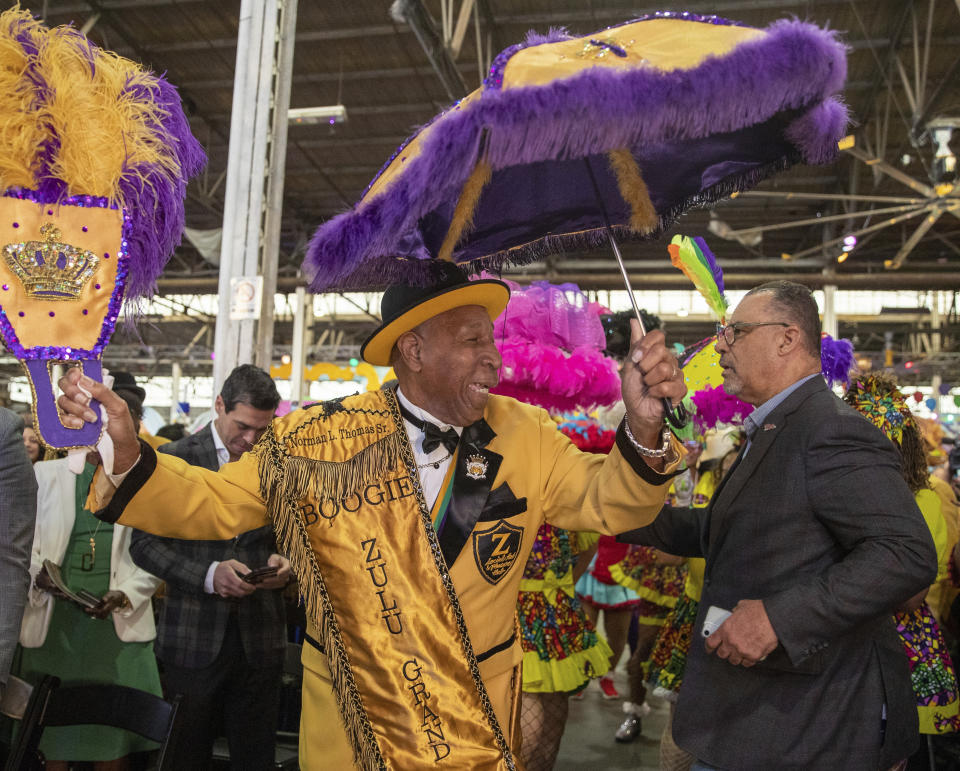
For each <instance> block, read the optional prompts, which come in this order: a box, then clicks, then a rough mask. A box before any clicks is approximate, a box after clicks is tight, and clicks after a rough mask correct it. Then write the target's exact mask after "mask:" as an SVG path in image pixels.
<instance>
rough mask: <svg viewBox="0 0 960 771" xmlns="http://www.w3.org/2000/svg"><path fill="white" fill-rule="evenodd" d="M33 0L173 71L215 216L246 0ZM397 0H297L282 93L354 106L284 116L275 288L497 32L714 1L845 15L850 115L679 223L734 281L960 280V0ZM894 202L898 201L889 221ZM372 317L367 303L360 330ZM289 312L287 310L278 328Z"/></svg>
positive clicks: (458, 85) (204, 221) (287, 282)
mask: <svg viewBox="0 0 960 771" xmlns="http://www.w3.org/2000/svg"><path fill="white" fill-rule="evenodd" d="M24 5H30V7H31V10H33V11H34V12H35V13H38V14H40V13H43V14H45V18H46V21H47V22H48V23H49V24H65V23H73V24H74V25H75V26H77V27H79V28H84V29H85V30H87V31H88V34H89V35H90V37H91V38H92V39H93V40H94V41H95V42H96V43H98V44H100V45H103V46H104V47H106V48H109V49H112V50H114V51H117V52H118V53H120V54H122V55H125V56H128V57H130V58H133V59H136V60H138V61H141V62H143V63H144V64H146V65H147V66H149V67H151V68H153V69H154V70H156V71H158V72H165V73H166V74H167V77H168V79H169V80H170V81H171V82H172V83H174V84H175V85H177V86H178V87H179V89H180V93H181V95H182V98H183V101H184V104H185V107H186V111H187V113H188V115H189V116H190V121H191V125H192V127H193V131H194V133H195V135H196V136H197V137H198V138H199V140H200V141H201V142H202V143H203V144H204V146H205V147H206V149H207V152H208V154H209V158H210V162H209V165H208V167H207V170H206V172H205V173H204V174H203V175H202V176H201V177H200V178H199V179H198V180H196V181H194V182H193V183H191V185H190V188H189V200H188V204H187V219H188V225H189V226H191V227H193V228H198V229H213V228H217V227H219V226H220V224H221V220H222V212H223V201H224V188H225V177H226V165H227V145H228V139H229V136H230V107H231V98H232V92H233V74H234V67H235V61H236V57H237V47H236V37H237V26H238V16H239V13H240V6H241V3H240V0H45V1H43V0H34V1H33V2H32V4H30V3H26V2H25V3H24ZM402 5H403V8H404V11H403V13H400V12H395V13H394V15H391V8H390V3H389V2H387V1H386V0H349V1H347V0H300V2H299V9H298V19H297V35H296V45H295V56H294V72H293V86H292V93H291V107H294V108H296V107H316V106H323V105H335V104H343V105H344V106H345V107H346V112H347V116H348V120H347V121H346V122H345V123H342V124H337V125H334V126H327V125H312V126H291V127H290V134H289V140H288V157H287V164H286V184H285V196H284V215H283V228H282V239H281V258H280V264H281V268H280V281H279V286H280V288H281V289H282V290H290V289H291V288H292V287H293V286H295V285H297V284H298V283H299V279H298V277H297V270H298V266H299V263H300V260H301V258H302V255H303V250H304V247H305V244H306V240H307V239H308V238H309V236H310V235H311V234H312V233H313V231H314V230H315V229H316V227H317V226H318V225H319V224H321V223H322V222H324V221H325V220H327V219H328V218H330V217H332V216H334V215H336V214H337V213H339V212H341V211H344V210H345V209H347V208H349V207H350V206H351V205H352V204H353V203H354V202H355V201H356V200H357V199H358V197H359V196H360V194H361V192H362V191H363V190H364V188H365V187H366V185H367V183H368V182H369V181H370V179H371V178H372V177H373V176H374V175H375V174H376V172H377V171H378V170H379V168H380V167H381V165H382V164H383V162H384V161H385V160H386V159H387V158H388V157H390V155H391V153H392V152H393V151H394V150H395V149H396V147H397V146H398V145H399V144H400V143H401V142H402V141H403V139H404V138H405V137H406V136H407V135H409V134H410V133H411V132H412V131H413V130H414V129H415V128H416V127H417V126H418V125H421V124H423V123H425V122H426V121H428V120H429V119H430V118H431V116H433V115H434V114H435V113H436V112H438V111H440V110H442V109H444V108H445V107H447V106H448V105H449V104H450V103H451V102H452V101H454V100H455V99H457V98H459V97H460V96H462V95H463V94H464V93H466V92H467V91H470V90H472V89H474V88H476V87H477V86H478V85H479V84H480V82H481V80H482V77H483V74H484V71H485V70H486V68H487V66H488V63H489V61H490V60H491V58H492V57H493V56H495V55H496V53H497V52H498V51H499V50H501V49H502V48H504V47H506V46H508V45H510V44H512V43H515V42H518V41H520V40H522V39H523V38H524V36H525V35H526V33H527V31H528V30H530V29H535V30H538V31H541V32H544V31H546V30H547V29H548V28H549V27H554V26H564V27H567V28H568V29H569V30H570V32H572V33H574V34H581V35H582V34H588V33H590V32H593V31H596V30H599V29H602V28H604V27H606V26H609V25H612V24H616V23H619V22H623V21H625V20H628V19H630V18H634V17H637V16H640V15H643V14H646V13H651V12H654V11H658V10H675V11H679V10H687V11H691V12H695V13H701V14H711V13H715V14H717V15H720V16H723V17H726V18H729V19H734V20H739V21H742V22H745V23H747V24H750V25H753V26H766V25H768V24H770V23H771V22H773V21H775V20H777V19H781V18H784V17H798V18H801V19H805V20H809V21H812V22H814V23H816V24H818V25H820V26H824V27H829V28H831V29H835V30H839V31H840V32H841V34H842V36H843V39H844V40H845V42H846V43H847V45H848V46H849V75H848V82H847V87H846V91H845V93H844V98H845V100H846V102H847V104H848V105H849V107H850V109H851V114H852V116H853V120H854V125H853V127H852V131H853V132H854V133H855V135H856V147H855V149H854V150H853V151H851V152H845V153H843V154H842V155H841V157H840V159H839V160H838V161H837V162H836V163H834V164H832V165H830V166H821V167H797V168H794V169H792V170H790V171H789V172H786V173H784V174H781V175H779V176H777V177H775V178H773V179H771V180H768V181H766V182H764V183H762V184H761V185H760V186H759V188H758V189H757V190H756V191H754V192H752V193H749V194H745V195H741V196H739V197H738V198H736V199H734V200H729V201H725V202H722V203H719V204H717V205H715V206H713V207H712V208H710V209H700V210H694V211H692V212H690V213H688V214H687V215H685V216H684V217H683V218H682V219H681V220H680V223H679V225H680V227H681V228H682V230H683V232H684V233H687V234H691V235H698V234H699V235H704V236H707V237H708V238H709V239H710V243H711V246H712V248H713V250H714V251H715V253H716V254H717V256H718V258H719V260H720V263H721V265H722V266H723V267H724V271H725V274H726V276H727V279H728V285H729V286H751V285H755V284H757V283H759V282H760V281H763V280H767V279H770V278H778V277H787V278H795V279H799V280H803V281H805V282H806V283H808V284H810V285H811V286H818V285H820V284H822V283H824V282H825V281H827V282H829V283H836V284H837V285H839V286H841V287H848V288H860V289H890V288H896V289H908V288H915V289H941V290H949V291H953V290H956V289H958V288H960V271H958V267H960V218H958V217H960V198H958V197H956V193H955V191H954V190H953V188H952V187H951V185H950V184H949V183H950V182H951V181H952V175H951V174H950V173H949V172H948V171H945V169H944V166H945V165H949V164H948V161H944V160H941V161H940V163H939V166H938V165H937V164H936V163H935V157H934V156H935V152H936V148H937V143H936V142H935V141H934V138H933V129H934V128H936V127H940V129H941V131H943V130H944V127H947V128H949V127H950V126H952V125H957V127H958V129H960V77H958V75H960V53H958V52H960V47H958V44H960V0H914V1H913V2H904V0H845V1H843V2H841V1H840V0H818V1H817V2H813V1H811V2H791V1H789V0H728V1H724V0H713V1H712V2H703V1H702V0H688V2H686V3H684V4H682V5H680V4H674V3H670V2H664V3H661V4H658V5H649V4H646V3H629V2H622V1H621V0H472V1H471V0H467V2H464V0H403V3H402ZM463 8H466V9H468V10H467V13H466V15H464V16H463V22H464V24H463V27H462V29H463V33H464V34H463V35H462V38H461V39H459V40H455V39H454V38H456V37H457V36H456V30H457V28H458V26H459V25H458V21H460V18H461V11H462V9H463ZM395 17H396V18H395ZM398 19H399V20H398ZM410 21H413V22H414V23H413V25H411V24H410V23H408V22H410ZM457 43H459V48H458V50H457V51H456V53H454V51H453V49H456V48H457V45H456V44H457ZM957 134H958V135H957V136H956V138H955V139H953V141H952V142H949V144H948V143H947V142H946V141H944V142H942V143H941V144H942V148H941V155H942V154H943V153H944V152H946V151H948V150H949V147H951V146H952V147H955V148H956V149H957V151H958V152H960V131H958V132H957ZM946 137H947V138H948V139H949V138H950V133H949V131H947V134H946ZM954 206H957V207H958V208H952V207H954ZM930 212H934V213H938V214H939V216H938V217H931V216H928V214H929V213H930ZM893 217H898V218H900V217H902V218H903V219H902V220H898V221H896V222H894V223H893V224H890V222H889V220H890V219H891V218H893ZM928 220H935V221H931V222H928ZM711 223H712V224H711ZM797 223H800V224H797ZM772 226H776V227H773V229H767V230H763V231H757V230H756V228H771V227H772ZM748 229H754V230H748ZM860 230H866V232H864V233H863V234H862V235H861V236H860V238H859V241H858V243H857V245H856V247H855V248H854V249H853V250H852V251H851V252H850V253H849V254H846V255H845V256H844V261H843V262H842V263H841V262H838V257H840V256H841V255H843V254H844V253H843V252H842V251H841V247H842V238H843V236H844V235H845V234H848V233H850V232H856V231H860ZM745 231H746V232H745ZM711 233H712V235H711ZM668 239H669V234H668V235H667V237H666V240H668ZM664 240H665V239H661V241H658V242H655V243H630V244H626V245H625V247H624V255H625V257H626V259H627V261H628V264H629V266H630V272H631V275H632V276H633V277H634V279H635V281H636V283H637V284H638V285H643V286H646V287H648V288H687V287H688V284H687V283H686V279H684V278H683V276H682V275H681V274H679V272H676V271H673V270H672V269H671V268H670V267H669V265H668V263H667V260H666V253H665V249H664ZM834 242H835V243H834ZM824 243H827V244H829V246H827V247H826V248H825V247H824V246H823V244H824ZM825 272H826V273H825ZM524 273H525V275H526V276H528V277H530V278H534V277H536V278H543V277H547V278H551V279H552V280H573V281H577V282H579V283H580V284H581V285H582V286H583V287H584V288H614V287H616V286H617V282H618V276H617V274H616V273H615V267H614V264H613V262H612V259H611V258H610V256H609V255H608V254H607V253H606V252H604V251H602V250H601V251H597V252H593V253H590V254H584V253H573V252H571V253H568V254H566V255H563V256H562V257H557V258H552V259H551V260H550V261H549V262H547V263H540V264H534V265H532V266H530V267H528V268H526V269H524ZM216 275H217V269H216V267H215V266H213V265H211V264H209V263H207V262H205V261H204V260H203V259H202V258H201V256H200V254H199V253H198V252H197V251H196V250H195V249H194V248H193V247H191V246H189V245H187V244H186V242H185V245H184V246H183V247H181V248H180V249H179V250H178V251H177V253H176V255H175V256H174V258H173V259H172V261H171V262H170V264H169V266H168V267H167V270H166V271H165V273H164V276H163V278H162V280H161V285H160V288H161V293H162V294H174V293H188V294H189V293H200V292H205V291H206V292H215V291H216ZM370 323H371V322H370V320H369V319H368V320H367V321H366V322H365V323H361V324H360V325H359V328H360V332H358V334H361V333H362V332H363V331H364V330H366V329H368V328H369V325H370ZM921 326H922V325H921ZM912 328H914V327H911V329H912ZM192 329H196V326H194V327H190V325H189V324H187V325H186V326H185V328H184V330H183V333H182V335H183V337H184V339H183V340H182V341H181V340H180V335H179V334H178V335H177V336H176V337H172V338H169V339H168V341H171V340H172V341H175V342H177V343H178V344H179V343H180V342H184V343H185V342H187V341H188V340H189V339H190V338H191V336H192V334H193V332H192V331H191V330H192ZM284 330H285V327H284V326H283V325H280V326H278V332H277V334H278V340H282V336H283V335H284V334H285V331H284ZM908 331H909V330H908ZM144 334H145V336H146V338H148V339H149V337H150V335H152V334H153V333H152V332H151V331H150V329H149V328H147V329H146V330H145V332H144ZM876 334H877V333H876V330H873V331H870V332H869V334H868V335H867V336H874V337H875V336H876Z"/></svg>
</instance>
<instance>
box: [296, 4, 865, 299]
mask: <svg viewBox="0 0 960 771" xmlns="http://www.w3.org/2000/svg"><path fill="white" fill-rule="evenodd" d="M845 76H846V58H845V49H844V46H843V45H842V44H841V43H840V42H839V41H838V40H837V37H836V35H835V33H833V32H830V31H824V30H821V29H819V28H817V27H815V26H814V25H811V24H807V23H804V22H799V21H793V20H782V21H778V22H776V23H774V24H773V25H771V26H770V27H769V28H768V30H767V34H766V35H765V36H764V37H763V38H761V39H758V40H755V41H750V42H748V43H744V44H742V45H740V46H738V47H737V48H736V49H734V50H733V51H732V52H731V53H730V54H727V55H725V56H722V57H711V58H708V59H707V60H706V61H704V62H703V63H702V64H701V65H700V66H698V67H696V68H693V69H690V70H681V71H672V72H662V71H657V70H652V69H649V70H635V71H630V72H617V71H613V70H607V69H605V68H591V69H587V70H585V71H584V72H582V73H580V74H579V75H577V76H575V77H573V78H570V79H567V80H563V81H558V82H553V83H550V84H549V85H546V86H536V87H525V88H518V89H508V90H506V91H502V90H496V89H490V88H487V89H485V90H484V93H483V96H482V97H481V98H480V99H479V100H478V101H477V102H474V103H472V104H471V105H470V106H469V108H467V109H459V108H458V109H453V110H450V111H448V112H447V113H446V114H445V115H444V116H443V118H442V119H438V120H436V121H435V125H434V126H433V129H432V130H431V133H430V136H429V137H428V138H427V139H426V140H425V141H424V144H423V147H422V148H421V152H420V154H419V155H418V156H417V157H415V158H413V159H411V160H410V162H409V163H408V164H407V166H406V168H405V169H404V172H403V174H402V176H401V177H400V178H398V179H397V180H396V181H395V182H393V183H392V184H391V185H390V186H389V187H388V188H387V189H386V190H385V191H384V192H383V193H381V194H380V195H378V196H376V197H375V198H372V199H370V200H361V202H360V203H359V204H358V205H357V206H355V207H354V209H353V210H352V211H349V212H346V213H344V214H341V215H338V216H337V217H334V218H333V219H331V220H330V221H328V222H326V223H325V224H324V225H322V226H321V227H320V228H319V229H318V230H317V232H316V233H315V234H314V236H313V238H312V239H311V242H310V244H309V246H308V249H307V255H306V257H305V259H304V263H303V268H304V272H305V274H306V275H307V277H308V279H309V281H310V286H311V288H312V289H313V291H316V292H322V291H328V290H330V289H332V288H339V289H343V288H360V287H366V286H381V287H382V286H383V285H384V284H385V283H389V282H391V281H394V280H396V279H397V278H404V279H406V280H409V279H410V278H411V276H410V274H409V273H408V271H407V268H408V267H409V265H410V262H402V263H400V262H397V261H396V260H395V259H394V258H393V257H392V255H393V254H395V253H396V251H397V247H398V244H399V243H400V241H401V240H403V239H404V238H407V237H408V235H409V234H411V233H413V232H415V230H416V227H417V222H418V220H419V219H420V218H421V217H422V216H423V215H424V214H426V213H427V212H430V211H433V210H435V209H438V208H439V207H440V206H442V205H444V204H447V203H449V202H450V201H453V200H456V198H457V196H458V195H459V192H460V190H461V188H462V187H463V184H464V182H465V181H466V179H467V177H468V176H469V174H470V171H471V169H472V163H465V162H464V159H465V158H474V157H475V156H476V148H477V145H478V142H479V138H480V135H481V132H482V131H483V130H485V129H486V130H489V131H490V135H491V136H494V137H495V141H491V142H490V143H489V144H488V147H487V154H486V158H487V160H488V161H489V163H490V164H491V166H492V168H493V169H494V171H496V170H498V169H502V168H505V167H507V166H513V165H521V164H529V163H535V162H538V161H543V160H548V159H553V158H577V157H585V156H588V155H593V154H597V153H603V152H607V151H609V150H612V149H616V148H620V147H635V146H637V145H638V144H640V143H650V144H653V143H656V142H666V141H671V140H684V139H697V138H703V137H707V136H710V135H713V134H716V133H724V132H729V131H733V130H736V129H739V128H742V127H744V126H748V125H754V124H758V123H761V122H764V121H766V120H769V119H770V118H771V117H772V116H774V115H776V114H778V113H782V112H783V111H786V110H806V112H803V113H801V114H800V115H799V116H798V117H797V118H796V119H795V120H794V121H793V123H792V124H791V125H790V126H789V127H788V129H787V137H788V138H789V140H790V141H791V142H792V143H793V144H794V145H795V147H796V152H795V153H790V154H789V155H788V156H787V157H784V158H782V159H780V160H779V161H776V162H773V163H771V164H768V165H767V166H766V167H764V168H761V169H754V170H752V171H751V172H749V173H748V174H746V175H744V176H743V177H741V178H740V179H736V180H727V181H725V182H723V183H721V184H720V185H718V186H715V187H714V188H712V189H709V190H705V191H701V193H699V194H698V195H696V196H694V197H692V198H691V199H689V200H688V201H685V202H684V203H683V204H682V205H680V206H677V207H676V210H675V211H672V212H660V227H659V228H658V233H659V232H661V231H662V229H663V228H665V227H667V226H668V225H669V224H670V223H671V222H672V220H673V218H675V217H676V216H678V215H679V214H680V213H682V212H683V211H685V210H686V209H687V208H688V207H689V206H692V205H697V204H701V203H708V202H711V201H713V200H717V199H719V198H722V197H724V196H726V195H729V194H730V193H732V192H734V191H736V190H742V189H746V188H748V187H750V186H752V185H754V184H756V183H757V182H759V181H760V180H762V179H764V178H765V177H767V176H769V175H770V174H772V173H774V172H776V171H778V170H780V169H783V168H787V167H789V166H790V165H792V164H793V163H796V162H799V161H803V162H806V163H825V162H829V161H830V160H832V159H833V158H834V157H835V156H836V153H837V148H836V142H837V140H838V139H839V138H840V137H841V136H842V135H843V132H844V130H845V127H846V120H847V111H846V108H845V107H844V106H843V105H842V104H841V103H840V102H838V101H836V100H835V99H834V98H833V97H832V96H831V95H833V94H836V93H837V92H839V91H840V89H841V88H842V86H843V82H844V79H845ZM598 116H602V120H600V119H599V117H598ZM604 240H605V238H604V236H603V233H602V231H597V232H596V233H595V234H591V233H588V234H583V235H575V236H561V237H559V238H556V239H554V240H553V242H551V241H549V240H544V241H541V242H539V243H538V244H536V245H534V246H533V247H532V248H531V249H528V250H526V251H519V250H513V251H511V252H508V253H506V254H501V255H491V257H490V259H488V260H486V261H483V265H482V266H478V267H485V268H487V269H490V270H498V269H499V268H500V266H502V264H503V263H504V262H505V261H507V260H509V261H511V262H528V261H531V260H533V259H536V258H537V257H538V256H540V254H543V253H548V252H549V251H551V250H552V249H554V248H557V247H563V248H572V247H576V246H580V245H583V244H584V243H585V242H586V243H589V242H597V243H599V242H601V241H604ZM424 256H429V255H424ZM415 272H416V271H415Z"/></svg>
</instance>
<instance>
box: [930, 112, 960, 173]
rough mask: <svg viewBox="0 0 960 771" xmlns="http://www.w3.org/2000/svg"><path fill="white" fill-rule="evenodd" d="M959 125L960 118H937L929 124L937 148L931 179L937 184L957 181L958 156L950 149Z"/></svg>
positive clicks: (931, 136) (931, 169)
mask: <svg viewBox="0 0 960 771" xmlns="http://www.w3.org/2000/svg"><path fill="white" fill-rule="evenodd" d="M958 125H960V118H937V119H935V120H932V121H930V122H929V123H928V124H927V131H928V132H930V138H931V139H932V140H933V144H934V145H935V147H936V150H935V151H934V156H933V165H932V166H931V168H930V177H931V178H932V179H933V181H934V182H935V183H938V184H939V183H942V182H953V181H954V180H956V179H957V156H956V155H954V154H953V151H952V150H951V149H950V139H951V137H952V136H953V130H954V129H955V128H956V127H957V126H958Z"/></svg>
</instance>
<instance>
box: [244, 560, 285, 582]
mask: <svg viewBox="0 0 960 771" xmlns="http://www.w3.org/2000/svg"><path fill="white" fill-rule="evenodd" d="M278 570H280V568H278V567H277V566H276V565H266V566H264V567H262V568H256V569H254V570H251V571H250V572H249V573H247V574H246V575H245V576H240V578H241V579H243V580H244V581H246V582H247V583H248V584H259V583H261V582H262V581H265V580H266V579H268V578H273V577H274V576H275V575H276V574H277V571H278Z"/></svg>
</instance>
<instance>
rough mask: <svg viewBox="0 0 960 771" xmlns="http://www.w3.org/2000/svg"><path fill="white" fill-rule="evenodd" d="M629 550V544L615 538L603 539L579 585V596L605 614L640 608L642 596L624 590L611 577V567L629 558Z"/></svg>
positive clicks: (606, 537) (598, 543)
mask: <svg viewBox="0 0 960 771" xmlns="http://www.w3.org/2000/svg"><path fill="white" fill-rule="evenodd" d="M629 550H630V544H626V543H620V542H619V541H617V539H616V536H612V535H601V536H600V540H599V541H598V542H597V553H596V554H595V555H594V557H593V559H592V560H591V561H590V567H589V568H587V572H586V573H584V574H583V575H582V576H580V580H579V581H577V596H578V597H579V598H580V599H581V600H583V601H584V602H585V603H587V604H588V605H593V606H594V607H595V608H601V609H603V610H633V609H634V608H636V607H637V606H639V605H640V603H641V602H642V600H641V598H640V595H638V594H637V593H636V592H635V591H633V589H628V588H627V587H625V586H621V585H620V584H618V583H617V582H616V581H615V580H614V579H613V577H612V576H611V575H610V566H611V565H614V564H616V563H618V562H620V561H621V560H622V559H623V558H624V557H626V555H627V552H628V551H629Z"/></svg>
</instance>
